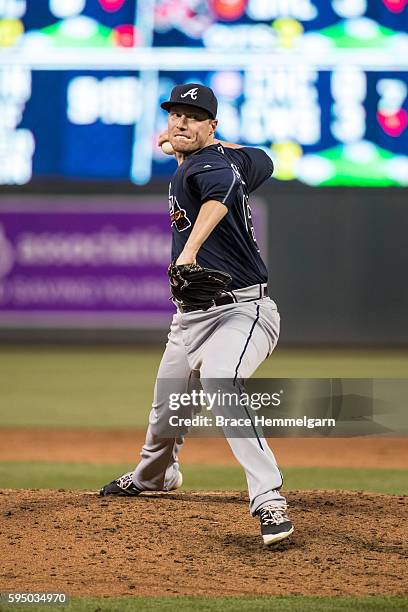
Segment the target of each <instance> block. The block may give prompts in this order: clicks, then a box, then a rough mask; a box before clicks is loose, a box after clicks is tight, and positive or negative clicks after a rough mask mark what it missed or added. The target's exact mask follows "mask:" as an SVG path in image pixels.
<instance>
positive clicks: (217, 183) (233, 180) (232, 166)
mask: <svg viewBox="0 0 408 612" xmlns="http://www.w3.org/2000/svg"><path fill="white" fill-rule="evenodd" d="M272 172H273V164H272V161H271V159H270V158H269V157H268V155H267V154H266V153H265V152H264V151H262V150H261V149H255V148H249V147H242V148H240V149H232V148H227V147H222V146H221V145H210V146H209V147H205V148H204V149H201V150H200V151H198V152H197V153H194V154H193V155H191V156H190V157H188V158H187V159H186V160H185V161H183V163H182V164H181V165H180V166H179V167H178V169H177V170H176V172H175V173H174V175H173V177H172V180H171V183H170V186H169V208H170V218H171V225H172V232H173V243H172V259H173V260H175V259H177V258H178V256H179V255H180V253H181V252H182V250H183V248H184V245H185V244H186V242H187V239H188V237H189V235H190V233H191V230H192V228H193V226H194V223H195V220H196V218H197V215H198V213H199V210H200V207H201V205H202V204H204V203H205V202H208V200H217V201H218V202H221V203H222V204H224V205H225V206H226V207H227V208H228V213H227V214H226V215H225V217H224V218H223V219H222V220H221V221H220V223H219V224H218V225H217V226H216V227H215V228H214V230H213V231H212V232H211V234H210V236H209V237H208V238H207V240H206V241H205V242H204V244H203V245H202V246H201V248H200V250H199V251H198V254H197V263H198V264H200V265H201V266H205V267H208V268H215V269H217V270H222V271H223V272H228V274H230V275H231V276H232V283H231V285H230V289H241V288H242V287H248V286H250V285H255V284H257V283H266V282H267V279H268V272H267V269H266V266H265V264H264V262H263V261H262V258H261V255H260V252H259V247H258V245H257V242H256V238H255V233H254V228H253V224H252V219H251V209H250V206H249V194H250V193H251V192H252V191H254V190H255V189H256V188H257V187H259V186H260V185H261V184H262V183H263V182H264V181H265V180H266V179H268V178H269V177H270V176H271V174H272Z"/></svg>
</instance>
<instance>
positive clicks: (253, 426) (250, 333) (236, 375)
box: [233, 304, 263, 450]
mask: <svg viewBox="0 0 408 612" xmlns="http://www.w3.org/2000/svg"><path fill="white" fill-rule="evenodd" d="M258 320H259V304H258V305H257V307H256V317H255V321H254V322H253V324H252V327H251V329H250V332H249V335H248V338H247V339H246V342H245V346H244V350H243V351H242V353H241V355H240V358H239V361H238V364H237V367H236V368H235V377H234V383H233V384H234V385H235V383H236V381H237V378H238V369H239V366H240V365H241V361H242V359H243V357H244V355H245V351H246V350H247V346H248V344H249V341H250V340H251V336H252V333H253V331H254V329H255V325H256V324H257V323H258ZM244 409H245V412H246V413H247V415H248V418H249V420H250V421H251V425H252V429H253V430H254V433H255V436H256V439H257V440H258V444H259V446H260V449H261V450H263V446H262V443H261V440H260V439H259V436H258V432H257V431H256V428H255V425H254V423H253V421H252V419H251V415H250V414H249V412H248V410H247V407H246V406H244Z"/></svg>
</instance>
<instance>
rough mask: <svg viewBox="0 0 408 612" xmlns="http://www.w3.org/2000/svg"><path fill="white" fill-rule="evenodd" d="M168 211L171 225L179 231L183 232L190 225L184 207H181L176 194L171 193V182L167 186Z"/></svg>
mask: <svg viewBox="0 0 408 612" xmlns="http://www.w3.org/2000/svg"><path fill="white" fill-rule="evenodd" d="M169 212H170V221H171V225H172V227H173V226H174V227H176V229H177V230H178V231H179V232H184V230H186V229H188V228H189V227H191V221H190V219H189V218H188V217H187V213H186V211H185V209H184V208H181V206H180V204H179V203H178V201H177V198H176V196H174V195H172V193H171V183H170V187H169Z"/></svg>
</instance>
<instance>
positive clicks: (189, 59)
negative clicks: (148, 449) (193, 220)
mask: <svg viewBox="0 0 408 612" xmlns="http://www.w3.org/2000/svg"><path fill="white" fill-rule="evenodd" d="M407 4H408V3H407V0H370V1H367V0H331V1H329V0H139V1H137V0H0V426H1V427H2V428H3V429H1V430H0V434H1V435H3V437H4V443H5V444H7V442H8V444H9V448H10V445H13V444H14V445H15V452H14V451H13V452H14V454H13V452H11V451H10V453H9V454H7V453H6V451H5V450H4V449H5V448H6V446H3V445H2V444H0V446H1V447H2V448H3V455H0V459H1V460H3V461H5V462H10V461H14V460H16V459H19V458H22V457H25V460H27V461H28V460H30V461H33V460H35V459H36V460H42V459H44V457H45V458H52V459H56V457H57V456H58V457H59V460H60V461H63V460H65V459H67V457H66V456H65V455H61V456H60V455H58V449H59V448H61V444H62V443H63V438H61V437H60V438H58V440H57V442H56V443H55V447H53V450H49V451H47V447H48V448H51V447H50V444H51V442H50V434H49V432H48V433H47V434H46V435H45V434H44V435H45V437H44V438H41V436H40V437H37V438H35V440H36V441H34V442H32V444H34V447H35V448H32V449H31V450H32V454H29V455H27V454H25V455H24V454H22V453H23V450H22V449H27V448H28V447H29V446H30V444H29V441H30V440H31V441H33V440H34V438H33V436H34V429H30V430H29V432H28V433H27V436H26V438H24V437H23V438H22V437H21V436H23V433H22V432H23V428H24V427H29V428H37V433H38V432H39V431H40V430H39V429H38V428H40V427H48V428H52V427H54V428H55V427H57V428H58V427H62V428H70V427H71V428H77V427H82V428H84V427H85V428H90V430H94V429H95V428H122V429H126V428H132V427H133V428H137V427H144V424H145V422H146V415H147V412H148V410H149V407H150V401H151V393H152V385H153V382H154V378H155V374H156V370H157V365H158V362H159V360H160V356H161V353H162V350H163V348H164V342H165V339H166V335H167V329H168V325H169V321H170V317H171V314H172V312H173V305H172V304H171V302H169V299H168V298H169V291H168V284H167V276H166V268H167V265H168V263H169V258H170V229H169V217H168V203H167V192H168V182H169V179H170V177H171V175H172V173H173V172H174V171H175V169H176V162H175V160H174V159H173V158H172V157H169V156H166V155H164V154H163V153H162V151H161V149H159V148H158V147H157V145H156V142H157V137H158V134H159V133H160V132H161V131H162V130H163V129H164V127H165V126H166V121H167V114H166V113H165V111H162V110H161V109H160V103H161V102H162V101H164V100H165V99H168V97H169V94H170V91H171V89H172V87H173V86H174V85H175V84H179V83H187V82H200V83H203V84H205V85H209V86H211V87H212V88H213V89H214V91H215V94H216V95H217V97H218V100H219V116H218V118H219V129H218V137H219V138H221V139H223V140H228V141H232V142H236V143H241V144H243V145H248V146H257V147H262V148H263V149H264V150H265V151H266V152H267V153H268V155H270V156H271V158H272V159H273V161H274V164H275V173H274V176H273V178H271V179H270V180H269V181H267V183H265V184H264V185H263V186H262V188H261V189H259V190H258V191H257V192H256V194H254V198H253V201H252V207H253V217H254V225H255V229H256V233H257V238H258V242H259V243H260V245H261V248H262V252H263V254H264V256H265V258H266V261H267V263H268V268H269V274H270V282H269V284H270V294H271V295H272V296H273V298H274V299H275V300H276V302H277V304H278V307H279V310H280V312H281V316H282V332H281V340H280V344H279V347H278V349H277V350H276V351H275V353H274V355H273V356H272V357H271V359H269V360H267V362H265V363H264V364H263V365H262V366H261V368H260V370H259V371H258V375H260V376H265V377H266V376H271V377H272V376H276V377H290V376H298V377H302V376H306V377H307V376H311V377H330V376H349V377H380V378H381V377H382V378H387V377H388V378H392V377H406V376H407V372H408V350H407V346H408V325H407V312H408V282H407V270H408V257H407V252H408V248H407V246H408V245H407V229H408V213H407V211H408V201H407V194H408V189H407V187H408V6H407ZM13 428H14V429H13ZM19 428H20V429H19ZM12 432H14V434H13V435H15V437H14V438H13V437H12V435H11V434H12ZM38 435H40V434H39V433H38ZM63 435H64V436H65V438H64V439H65V440H69V439H70V438H69V437H67V434H66V433H65V434H63ZM87 435H88V434H87ZM55 439H56V438H55ZM117 439H121V440H122V441H123V440H124V439H125V438H117ZM131 439H132V440H133V439H134V438H133V437H132V438H131ZM73 440H74V439H71V442H70V443H69V444H71V448H72V449H76V452H72V453H71V454H70V459H72V460H78V456H79V455H78V449H79V446H80V445H79V442H78V439H77V438H75V441H73ZM89 442H90V438H89V437H87V438H86V439H85V440H84V448H85V446H86V445H89ZM67 443H68V442H67ZM32 444H31V446H32ZM106 444H107V439H104V440H103V441H100V445H101V446H100V448H102V449H103V450H102V451H101V453H100V454H99V455H98V453H97V452H96V451H95V453H94V454H92V452H91V453H88V454H86V453H85V454H84V455H82V458H83V461H88V462H89V461H97V460H100V461H102V462H103V457H104V450H105V449H106ZM131 444H133V442H131V441H130V438H129V445H131ZM27 445H28V446H27ZM30 448H31V447H30ZM128 448H132V449H133V446H129V447H128ZM41 449H43V452H44V453H45V454H41V452H42V451H41ZM309 450H310V449H309ZM40 451H41V452H40ZM47 452H48V455H47ZM282 452H283V453H284V452H285V450H284V449H283V451H282ZM291 452H292V451H291ZM308 452H309V451H308ZM367 452H368V451H367ZM387 452H390V451H387ZM4 453H6V454H4ZM38 453H40V454H38ZM342 453H343V451H342ZM326 455H327V453H326ZM326 455H325V456H326ZM134 456H135V453H134V450H132V452H131V453H130V451H129V454H128V455H126V457H125V456H123V454H122V455H121V456H120V457H119V455H114V456H112V457H110V459H109V461H111V462H115V461H116V463H119V462H120V461H122V462H125V461H126V462H127V461H128V460H130V457H134ZM342 456H343V455H342ZM115 457H116V459H115ZM64 458H65V459H64ZM98 458H99V459H98ZM280 458H281V457H280V455H279V459H280ZM196 459H197V457H196ZM286 459H287V460H289V454H288V453H287V455H286ZM304 459H305V456H304V455H303V456H302V457H301V459H299V461H304ZM202 460H203V459H202V457H201V459H200V461H202ZM378 462H379V464H381V462H382V459H381V457H380V459H379V460H378ZM283 463H285V456H283ZM316 464H317V465H321V457H320V458H318V459H316ZM1 465H4V466H6V467H4V472H1V469H2V468H1ZM16 465H17V464H16ZM342 465H343V464H342ZM373 465H374V464H373ZM375 465H376V467H377V468H378V464H375ZM393 466H394V467H395V464H393ZM391 467H392V466H391ZM26 468H27V466H26ZM47 469H48V468H47ZM50 469H51V468H50ZM61 469H62V468H61ZM109 471H111V470H109ZM83 472H84V474H89V469H88V467H87V468H86V469H85V468H84V470H83ZM1 473H4V474H5V476H4V478H5V479H6V481H7V482H9V481H8V478H9V476H10V474H11V468H10V463H7V464H6V463H4V464H0V475H1ZM27 473H28V472H27V471H24V474H25V475H27ZM36 473H37V474H38V470H37V471H36ZM197 473H198V472H197ZM373 473H374V472H373ZM13 474H15V477H16V480H15V482H16V483H17V484H19V485H21V483H22V482H23V481H22V480H21V478H22V477H23V475H22V474H23V473H22V471H21V469H20V468H19V466H18V465H17V467H16V469H15V471H14V472H13ZM67 474H68V475H69V474H71V475H72V468H69V469H68V471H67V473H66V476H67ZM99 476H100V474H98V478H95V481H99ZM25 477H27V476H25ZM27 478H28V480H29V482H31V483H32V482H33V480H32V478H33V476H32V475H31V476H30V477H27ZM81 478H82V477H81ZM81 478H79V480H78V479H77V480H75V483H74V484H75V485H77V486H78V483H79V484H81V483H82V484H84V483H87V485H89V478H88V480H87V479H86V478H85V480H81ZM101 478H102V476H101ZM240 478H241V476H240ZM331 478H333V475H332V472H331ZM376 478H377V481H376V482H377V484H378V482H379V481H380V479H381V478H382V477H379V476H378V475H377V476H376ZM306 481H307V482H308V483H309V484H310V483H311V482H312V481H311V480H310V474H308V477H307V479H306V480H305V482H306ZM387 481H388V482H390V481H389V475H388V476H387ZM24 482H26V481H24ZM24 482H23V484H24ZM47 482H48V483H49V481H47ZM55 482H58V478H57V477H56V479H55ZM70 482H71V481H70ZM194 482H195V481H194ZM200 482H201V484H200V486H204V485H203V483H202V481H200ZM383 482H385V480H384V479H383ZM302 483H303V484H304V482H303V481H302V482H301V481H298V480H293V481H290V484H293V485H294V486H298V485H299V486H301V485H302ZM0 484H1V483H0ZM204 484H205V483H204ZM317 484H318V485H319V486H323V485H324V486H327V485H328V481H324V482H322V481H319V482H318V483H317ZM342 484H345V485H347V486H350V475H349V473H347V477H346V480H345V481H344V483H342ZM224 485H225V483H224ZM209 486H214V481H211V483H210V485H209ZM358 486H361V482H360V484H359V485H358ZM372 486H373V487H374V485H372ZM376 486H377V485H376ZM378 486H379V487H380V489H378V490H382V489H381V486H383V485H380V484H379V485H378ZM384 486H385V485H384ZM374 488H375V487H374ZM372 490H373V489H372Z"/></svg>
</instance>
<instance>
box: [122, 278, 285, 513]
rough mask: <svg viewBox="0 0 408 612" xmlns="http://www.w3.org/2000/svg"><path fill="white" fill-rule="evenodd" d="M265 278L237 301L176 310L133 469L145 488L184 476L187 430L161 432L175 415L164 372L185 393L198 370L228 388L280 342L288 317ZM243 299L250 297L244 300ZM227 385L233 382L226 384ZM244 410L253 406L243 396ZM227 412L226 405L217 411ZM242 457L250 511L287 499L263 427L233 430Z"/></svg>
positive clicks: (207, 382) (163, 487)
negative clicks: (267, 291)
mask: <svg viewBox="0 0 408 612" xmlns="http://www.w3.org/2000/svg"><path fill="white" fill-rule="evenodd" d="M260 290H261V291H262V286H260V285H253V286H251V287H245V288H244V289H240V290H237V291H234V292H233V295H234V298H235V299H236V300H237V303H234V304H227V305H224V306H214V307H213V308H210V309H209V310H207V311H202V310H197V311H193V312H189V313H184V314H183V313H181V312H180V311H177V314H175V315H174V316H173V320H172V323H171V327H170V333H169V336H168V342H167V345H166V350H165V352H164V354H163V357H162V360H161V363H160V366H159V371H158V375H157V381H156V385H155V390H154V400H153V404H152V410H151V412H150V417H149V426H148V429H147V434H146V441H145V444H144V446H143V448H142V451H141V453H140V455H141V460H140V462H139V464H138V465H137V466H136V468H135V470H134V474H133V480H134V483H135V485H136V486H137V487H138V488H140V489H143V490H159V491H168V490H171V489H172V488H173V486H174V485H175V483H176V482H177V479H178V470H179V463H178V454H179V451H180V449H181V447H182V445H183V442H184V434H185V433H187V431H188V430H187V429H186V430H185V432H183V434H180V433H178V434H177V437H174V438H168V437H162V436H161V435H160V427H159V421H161V422H163V418H167V416H166V415H167V414H168V415H169V416H171V415H172V414H174V412H171V411H170V410H169V396H168V393H164V392H163V391H162V390H163V389H165V385H162V384H158V381H159V382H160V381H161V380H162V379H172V381H173V382H172V391H173V392H174V390H175V389H174V381H176V382H175V384H176V386H177V391H178V392H179V393H185V392H186V391H188V390H189V389H190V388H191V383H192V379H193V378H194V376H198V375H199V376H200V378H201V380H202V386H203V390H204V391H205V392H213V391H214V389H211V388H210V387H211V380H212V379H216V378H222V379H223V383H222V384H223V389H222V391H223V392H224V391H225V392H229V391H234V390H235V392H236V387H233V386H232V385H233V381H234V380H236V378H237V377H238V378H242V379H247V378H249V377H250V376H251V375H252V374H253V373H254V372H255V370H256V369H257V367H258V366H259V365H260V364H261V363H262V361H264V359H266V357H268V356H269V355H270V354H271V353H272V351H273V349H274V348H275V346H276V344H277V341H278V337H279V323H280V317H279V313H278V311H277V307H276V304H275V302H274V301H273V300H271V299H270V298H268V297H264V298H261V299H255V300H254V301H248V300H251V299H252V300H253V298H254V297H255V298H256V296H259V295H261V294H262V292H261V291H260ZM240 300H242V301H240ZM224 386H231V388H225V389H224ZM236 409H237V415H236V417H237V418H238V417H242V418H246V417H248V412H246V411H245V409H244V407H242V406H240V405H239V404H238V405H237V407H236ZM217 411H218V413H219V414H221V413H222V409H220V408H219V407H215V406H214V408H213V413H215V414H217ZM227 441H228V443H229V445H230V447H231V450H232V452H233V454H234V455H235V457H236V459H237V460H238V461H239V463H240V464H241V465H242V467H243V468H244V470H245V474H246V478H247V483H248V492H249V498H250V505H249V507H250V512H251V513H252V514H253V515H255V514H256V512H257V510H259V509H260V508H261V507H263V506H265V505H267V504H268V503H270V502H273V503H276V504H282V505H284V504H285V503H286V500H285V498H284V497H282V495H280V493H279V489H280V487H281V486H282V476H281V473H280V471H279V468H278V466H277V463H276V460H275V457H274V455H273V453H272V451H271V450H270V448H269V446H268V444H267V442H266V440H265V438H264V437H263V436H262V433H261V434H259V433H258V434H257V435H256V436H255V435H254V436H253V437H233V438H232V437H227Z"/></svg>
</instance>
